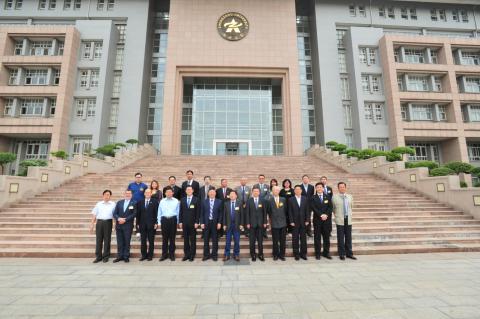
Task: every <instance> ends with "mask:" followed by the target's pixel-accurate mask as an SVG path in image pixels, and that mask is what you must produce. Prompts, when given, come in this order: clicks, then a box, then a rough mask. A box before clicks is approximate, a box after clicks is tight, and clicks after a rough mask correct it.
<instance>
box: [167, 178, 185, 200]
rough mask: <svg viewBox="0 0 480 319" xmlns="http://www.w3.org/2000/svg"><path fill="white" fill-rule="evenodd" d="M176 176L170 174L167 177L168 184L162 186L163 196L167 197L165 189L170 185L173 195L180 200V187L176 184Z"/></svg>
mask: <svg viewBox="0 0 480 319" xmlns="http://www.w3.org/2000/svg"><path fill="white" fill-rule="evenodd" d="M176 182H177V178H176V177H175V176H170V177H169V178H168V185H167V186H165V187H164V188H163V198H165V197H167V195H166V193H165V191H166V190H167V188H168V187H170V188H171V189H172V191H173V197H174V198H176V199H178V200H180V199H181V198H182V189H181V188H180V187H178V186H177V185H176Z"/></svg>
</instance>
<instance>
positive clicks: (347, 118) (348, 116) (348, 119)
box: [343, 103, 352, 128]
mask: <svg viewBox="0 0 480 319" xmlns="http://www.w3.org/2000/svg"><path fill="white" fill-rule="evenodd" d="M343 119H344V127H345V128H352V107H351V105H350V103H343Z"/></svg>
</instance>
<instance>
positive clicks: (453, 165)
mask: <svg viewBox="0 0 480 319" xmlns="http://www.w3.org/2000/svg"><path fill="white" fill-rule="evenodd" d="M445 167H448V168H450V169H451V170H453V171H454V172H455V173H457V174H459V173H470V172H471V171H472V170H473V169H475V167H474V166H473V165H471V164H468V163H463V162H449V163H447V164H445Z"/></svg>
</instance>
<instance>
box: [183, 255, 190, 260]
mask: <svg viewBox="0 0 480 319" xmlns="http://www.w3.org/2000/svg"><path fill="white" fill-rule="evenodd" d="M189 259H190V258H189V257H187V256H185V257H183V258H182V261H187V260H189Z"/></svg>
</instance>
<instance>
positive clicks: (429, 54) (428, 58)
mask: <svg viewBox="0 0 480 319" xmlns="http://www.w3.org/2000/svg"><path fill="white" fill-rule="evenodd" d="M425 54H426V57H425V61H427V63H428V64H432V50H431V49H430V48H427V49H426V50H425Z"/></svg>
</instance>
